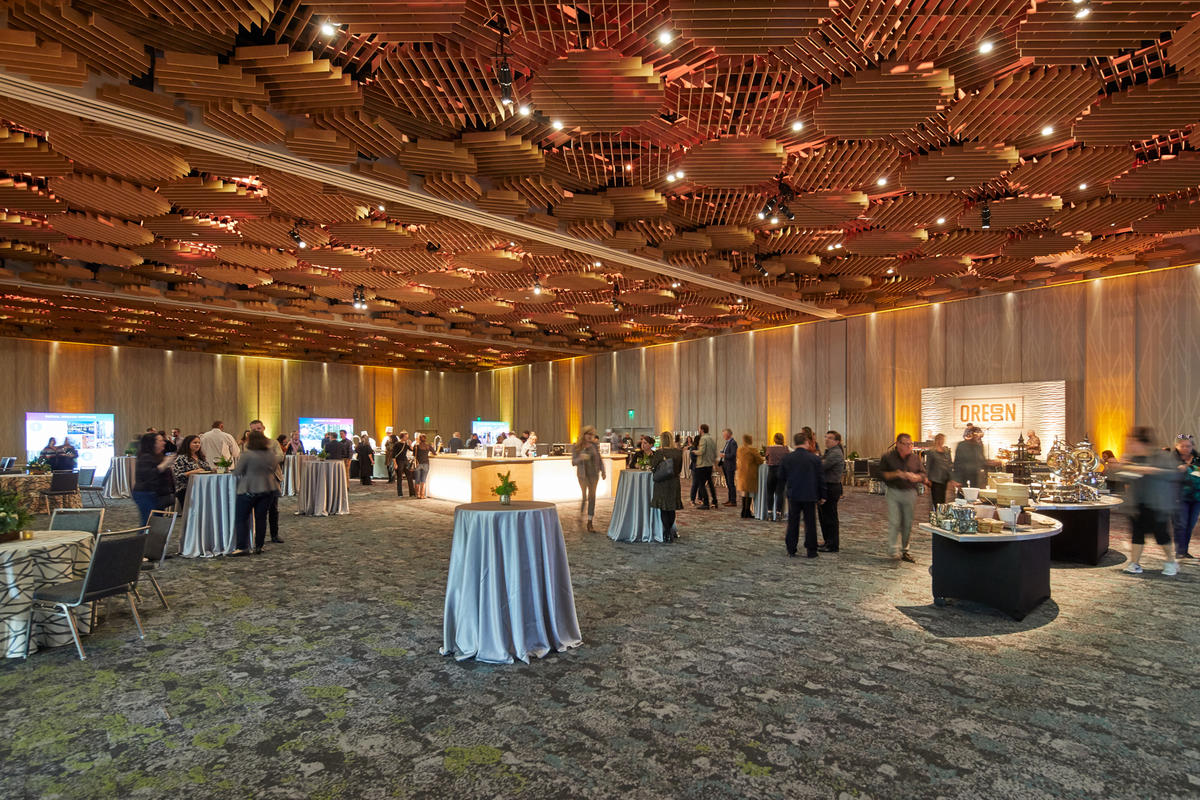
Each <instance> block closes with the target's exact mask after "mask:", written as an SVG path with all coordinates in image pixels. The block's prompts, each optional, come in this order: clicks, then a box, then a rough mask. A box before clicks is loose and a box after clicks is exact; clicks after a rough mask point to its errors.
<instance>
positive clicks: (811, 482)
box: [779, 431, 825, 558]
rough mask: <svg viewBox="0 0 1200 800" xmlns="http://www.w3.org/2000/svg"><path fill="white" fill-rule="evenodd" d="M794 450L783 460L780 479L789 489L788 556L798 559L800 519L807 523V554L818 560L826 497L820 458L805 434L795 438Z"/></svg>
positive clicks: (805, 524) (805, 547) (805, 546)
mask: <svg viewBox="0 0 1200 800" xmlns="http://www.w3.org/2000/svg"><path fill="white" fill-rule="evenodd" d="M792 442H793V443H794V444H795V449H793V450H792V452H790V453H788V454H787V455H786V456H784V457H783V461H782V462H781V463H780V465H779V477H780V480H782V481H783V482H784V485H785V486H786V487H787V496H788V518H787V535H786V537H785V538H784V543H785V546H786V547H787V554H788V556H789V557H790V558H795V557H796V555H797V552H798V550H799V545H800V520H801V519H803V520H804V555H805V557H806V558H816V557H817V504H818V503H820V502H821V501H822V500H823V499H824V498H825V481H824V479H823V475H822V468H821V459H820V458H818V457H817V455H816V454H815V453H814V452H813V451H812V449H811V444H810V442H809V441H808V434H807V433H805V432H804V431H801V432H800V433H797V434H795V435H794V436H793V437H792Z"/></svg>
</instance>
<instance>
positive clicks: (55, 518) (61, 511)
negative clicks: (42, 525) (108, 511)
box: [50, 508, 104, 536]
mask: <svg viewBox="0 0 1200 800" xmlns="http://www.w3.org/2000/svg"><path fill="white" fill-rule="evenodd" d="M50 530H52V531H88V532H90V533H91V534H93V535H94V536H99V535H100V531H102V530H104V509H103V508H56V509H54V510H53V511H51V512H50Z"/></svg>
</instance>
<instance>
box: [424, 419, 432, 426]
mask: <svg viewBox="0 0 1200 800" xmlns="http://www.w3.org/2000/svg"><path fill="white" fill-rule="evenodd" d="M431 419H432V418H431V417H425V424H426V425H428V424H429V422H430V420H431Z"/></svg>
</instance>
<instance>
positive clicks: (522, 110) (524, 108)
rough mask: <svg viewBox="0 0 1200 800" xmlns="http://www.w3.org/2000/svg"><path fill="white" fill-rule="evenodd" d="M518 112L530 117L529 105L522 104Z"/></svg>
mask: <svg viewBox="0 0 1200 800" xmlns="http://www.w3.org/2000/svg"><path fill="white" fill-rule="evenodd" d="M517 113H518V114H520V115H521V116H522V117H528V116H529V106H521V107H520V108H518V109H517Z"/></svg>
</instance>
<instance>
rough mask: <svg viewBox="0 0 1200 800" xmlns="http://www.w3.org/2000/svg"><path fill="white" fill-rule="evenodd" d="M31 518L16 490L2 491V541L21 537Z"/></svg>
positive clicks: (0, 518) (0, 523)
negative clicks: (22, 505)
mask: <svg viewBox="0 0 1200 800" xmlns="http://www.w3.org/2000/svg"><path fill="white" fill-rule="evenodd" d="M30 519H31V517H30V516H29V512H28V511H26V510H25V509H24V508H22V507H21V502H20V498H19V497H18V496H17V493H16V492H0V542H12V541H15V540H17V539H20V538H21V531H23V530H24V529H25V526H27V525H28V524H29V520H30Z"/></svg>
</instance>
